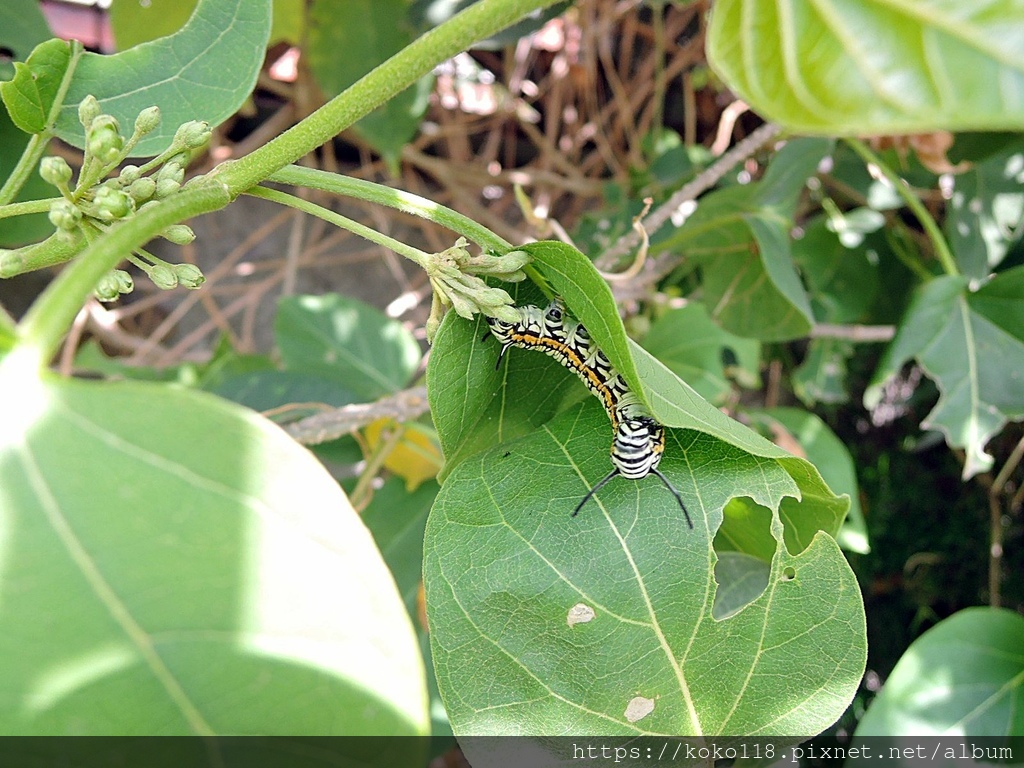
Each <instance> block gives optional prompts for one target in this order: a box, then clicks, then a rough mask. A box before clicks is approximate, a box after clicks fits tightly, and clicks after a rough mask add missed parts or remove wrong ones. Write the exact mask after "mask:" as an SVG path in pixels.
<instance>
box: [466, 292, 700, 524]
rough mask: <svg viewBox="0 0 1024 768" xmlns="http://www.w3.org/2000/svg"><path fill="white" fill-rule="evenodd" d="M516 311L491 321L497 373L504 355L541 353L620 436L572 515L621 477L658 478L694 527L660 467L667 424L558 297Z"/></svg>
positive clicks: (616, 437) (615, 440) (677, 494)
mask: <svg viewBox="0 0 1024 768" xmlns="http://www.w3.org/2000/svg"><path fill="white" fill-rule="evenodd" d="M515 309H516V311H517V312H518V313H519V320H518V322H515V323H510V322H507V321H504V320H499V319H497V318H493V317H489V318H487V323H488V325H489V326H490V330H489V332H488V333H489V334H490V335H491V336H494V338H495V339H496V340H497V341H498V343H499V344H501V351H500V352H499V353H498V361H497V363H496V364H495V369H497V368H498V367H500V366H501V361H502V359H503V358H504V357H505V353H506V352H507V351H508V350H509V348H511V347H522V348H523V349H538V350H541V351H542V352H544V353H545V354H547V355H549V356H551V357H553V358H555V359H556V360H557V361H558V362H559V363H561V364H562V365H564V366H565V367H566V368H569V369H571V370H572V371H573V372H574V373H575V374H576V375H577V376H578V377H579V378H580V380H581V381H582V382H583V383H584V384H585V385H586V387H587V388H588V389H589V390H590V391H591V392H592V393H593V394H594V395H595V396H596V397H597V399H598V400H600V401H601V404H602V405H603V406H604V409H605V411H606V412H607V414H608V418H609V420H610V421H611V423H612V430H613V431H614V433H615V436H614V439H613V440H612V446H611V461H612V471H611V472H609V473H608V474H607V475H606V476H605V477H604V478H603V479H602V480H600V481H599V482H598V483H597V485H595V486H594V487H593V488H591V489H590V490H589V491H588V492H587V495H586V496H584V497H583V500H582V501H581V502H580V503H579V504H578V505H577V506H576V509H575V510H574V511H573V513H572V517H576V515H578V514H579V511H580V510H581V509H583V505H584V504H586V503H587V502H588V501H589V500H590V498H591V497H592V496H593V495H594V494H595V493H597V492H598V491H599V490H601V488H603V487H604V486H605V484H606V483H608V482H609V481H610V480H611V479H612V478H614V477H616V476H617V475H621V476H622V477H625V478H628V479H630V480H640V479H642V478H644V477H647V475H650V474H653V475H656V476H657V477H658V478H659V479H660V480H661V482H662V483H664V484H665V487H666V488H668V489H669V491H671V493H672V495H673V496H675V497H676V501H678V502H679V506H680V508H681V509H682V510H683V514H684V515H685V516H686V522H687V524H688V525H689V526H690V528H693V521H692V520H691V519H690V513H689V511H688V510H687V509H686V504H684V503H683V498H682V496H681V495H680V493H679V491H677V490H676V489H675V487H674V486H673V485H672V483H670V482H669V480H668V478H667V477H665V475H663V474H662V473H661V471H660V470H659V469H658V464H659V463H660V462H661V457H662V454H663V453H664V452H665V428H664V426H662V425H661V424H659V423H658V421H657V420H655V419H654V417H652V416H651V415H650V414H649V413H648V412H647V410H646V409H645V408H644V407H643V405H642V404H641V402H640V400H639V398H637V396H636V395H635V394H634V393H633V392H632V391H631V390H630V388H629V385H627V384H626V381H625V379H623V378H622V376H621V375H620V374H619V372H618V371H616V370H615V368H614V367H613V366H612V364H611V361H610V360H609V359H608V356H607V355H605V353H604V352H603V351H602V350H601V348H600V347H598V346H597V344H595V343H594V341H593V339H592V338H591V336H590V333H589V332H588V331H587V329H586V328H585V327H584V326H583V324H582V323H580V322H579V321H578V320H576V319H574V318H572V317H569V316H568V314H567V313H566V308H565V304H564V303H563V302H562V300H561V299H558V298H556V299H554V300H553V301H552V302H551V303H550V304H549V305H548V307H547V308H546V309H541V308H540V307H536V306H533V305H529V306H524V307H516V308H515ZM486 335H487V334H485V338H486Z"/></svg>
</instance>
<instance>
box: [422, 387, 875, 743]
mask: <svg viewBox="0 0 1024 768" xmlns="http://www.w3.org/2000/svg"><path fill="white" fill-rule="evenodd" d="M609 437H610V431H609V430H607V419H606V417H605V416H604V414H603V413H602V412H601V410H600V408H599V407H598V405H597V404H596V403H595V402H588V403H587V404H586V405H585V406H584V407H581V408H573V409H570V410H569V411H567V412H566V413H564V414H562V415H561V416H560V417H558V418H557V419H555V420H554V421H552V422H551V423H549V424H547V425H546V426H545V427H544V428H543V429H542V430H538V431H536V432H534V433H532V434H530V435H528V436H526V437H524V438H521V439H519V440H517V441H514V442H512V443H508V444H505V445H502V446H497V447H496V448H494V449H493V450H491V451H488V452H485V453H481V454H477V455H475V456H473V457H471V458H470V459H467V460H466V461H464V462H463V463H462V464H460V465H459V466H458V467H457V468H456V469H455V470H454V471H453V473H452V474H451V476H450V477H449V478H448V480H447V482H446V483H445V484H444V486H443V487H442V489H441V492H440V493H439V495H438V498H437V501H436V503H435V505H434V508H433V509H432V510H431V514H430V519H429V520H428V522H427V530H426V534H425V536H426V541H425V545H424V557H425V562H424V578H425V581H426V594H427V605H428V616H429V618H430V637H431V644H432V649H433V653H434V663H435V670H436V673H437V678H438V684H439V686H440V688H441V694H442V696H443V698H444V700H445V704H446V706H447V709H448V714H449V717H450V719H451V722H452V727H453V730H454V731H455V733H456V734H458V735H464V734H494V733H529V734H556V733H565V732H567V731H571V732H572V733H574V734H579V735H585V734H595V735H596V734H601V735H616V734H637V733H646V734H657V735H682V734H695V733H702V734H705V735H714V734H723V733H728V734H734V735H735V734H744V735H753V734H792V733H801V734H812V733H817V732H819V731H820V730H822V729H823V728H825V727H827V726H828V725H829V724H831V723H832V722H834V721H835V719H836V718H838V717H839V715H840V714H841V713H842V712H843V710H844V709H845V707H846V705H847V703H848V702H849V701H850V699H851V698H852V696H853V694H854V692H855V691H856V689H857V686H858V684H859V681H860V677H861V674H862V672H863V668H864V659H865V637H864V616H863V609H862V606H861V600H860V591H859V588H858V586H857V583H856V580H855V579H854V577H853V574H852V572H851V571H850V569H849V566H848V565H847V564H846V561H845V559H844V558H843V556H842V554H841V553H840V551H839V549H838V547H836V545H835V543H834V542H833V541H831V540H830V539H829V538H828V537H825V536H820V535H819V536H817V537H815V538H814V540H813V543H811V544H810V546H809V547H807V548H806V549H805V550H804V551H803V552H802V554H800V555H797V556H794V555H791V554H789V553H788V552H787V551H786V547H784V546H783V545H782V543H781V542H782V538H783V536H782V528H783V525H782V522H781V520H780V519H779V517H778V516H777V515H771V523H770V531H771V537H772V539H773V540H774V543H775V547H774V553H773V557H772V565H771V575H770V578H769V581H768V587H767V589H766V590H765V591H764V593H763V594H761V595H760V596H759V597H758V598H757V599H756V600H755V601H754V602H752V603H750V604H749V605H747V606H746V607H745V608H743V609H742V610H741V611H740V612H739V613H737V614H735V615H733V616H732V617H731V618H729V619H727V620H725V621H721V622H720V621H716V620H715V619H714V618H713V616H712V609H713V605H714V601H715V591H716V590H715V581H714V578H713V566H714V561H715V557H714V553H713V550H712V547H711V534H712V531H714V530H715V529H716V528H718V526H719V525H720V524H721V522H722V508H723V506H724V504H725V503H726V501H728V500H729V499H730V498H732V497H733V496H734V495H736V494H744V495H746V496H749V497H751V498H752V499H753V500H754V501H755V502H756V503H758V504H761V505H764V506H765V507H771V508H775V507H778V505H779V504H780V502H781V501H782V498H783V496H785V495H786V494H789V493H792V492H793V489H794V484H793V480H792V478H791V476H790V475H789V474H788V473H787V471H786V470H785V469H784V468H783V467H782V466H781V465H780V464H779V463H777V462H775V461H772V460H769V459H764V458H758V457H755V456H752V455H750V454H747V453H745V452H744V451H742V450H739V449H737V448H735V447H733V446H730V445H728V444H727V443H724V442H723V441H720V440H717V439H715V438H713V437H709V436H707V435H702V434H699V433H694V432H686V431H677V430H671V431H670V432H669V437H668V447H667V449H666V454H665V458H664V460H663V461H662V464H661V467H662V469H663V470H664V472H665V474H666V476H667V477H669V479H670V480H672V482H673V483H674V484H676V485H677V487H678V488H679V489H680V491H681V492H682V494H683V496H684V498H685V499H686V502H687V505H688V506H689V509H690V510H691V513H692V514H693V517H694V523H695V526H696V527H695V529H694V530H690V529H689V528H688V527H687V525H686V522H685V520H684V518H683V515H682V511H681V510H680V509H679V507H678V505H677V504H676V501H675V499H673V498H672V496H671V494H669V493H668V491H667V490H666V489H665V488H664V487H662V486H661V484H660V483H659V482H658V481H657V478H654V477H648V478H645V479H643V480H640V481H629V480H623V479H621V478H619V479H616V480H614V481H612V482H611V483H609V484H608V485H607V486H605V487H604V488H603V489H602V490H601V491H600V492H599V493H598V494H597V496H596V497H595V500H594V501H591V502H590V504H589V505H588V506H587V507H585V508H584V509H583V510H582V511H581V512H580V514H579V516H577V517H571V516H570V513H571V511H572V509H573V507H574V506H575V504H576V502H577V500H578V499H579V498H581V497H582V495H583V494H584V493H585V492H586V490H587V488H588V487H590V486H591V485H592V484H593V483H594V482H596V480H598V479H599V478H600V477H602V476H603V475H604V474H605V473H606V472H607V470H608V466H609V465H608V458H607V446H608V439H609ZM709 457H713V458H711V459H710V460H708V458H709ZM769 606H770V610H769ZM589 611H593V614H589V613H588V612H589ZM588 616H589V620H587V619H588ZM481 669H486V670H487V674H486V675H481V674H479V673H478V670H481ZM645 703H646V704H647V705H648V706H649V705H653V709H650V710H649V711H648V709H647V708H645V707H644V706H643V705H644V704H645ZM637 710H639V713H638V714H633V713H634V712H637Z"/></svg>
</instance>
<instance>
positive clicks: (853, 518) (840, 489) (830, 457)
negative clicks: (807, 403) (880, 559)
mask: <svg viewBox="0 0 1024 768" xmlns="http://www.w3.org/2000/svg"><path fill="white" fill-rule="evenodd" d="M748 413H749V415H750V416H752V417H753V418H754V419H755V420H758V421H767V423H768V424H769V425H770V426H772V428H773V429H775V428H777V427H776V426H775V425H779V426H781V427H782V428H783V429H785V430H786V431H787V432H788V433H789V434H790V435H791V436H792V437H793V438H795V439H796V440H797V442H798V443H799V444H800V447H801V448H802V449H803V451H804V454H805V455H806V457H807V460H808V461H810V462H811V463H812V464H813V465H814V466H815V467H816V468H817V470H818V472H820V473H821V477H822V478H823V479H824V480H825V482H826V483H828V486H829V488H831V489H832V490H833V491H835V492H836V493H841V494H846V495H847V496H849V497H850V509H849V511H848V512H847V515H846V520H844V521H843V527H842V528H841V529H840V530H839V535H838V536H837V537H836V540H837V541H838V542H839V546H841V547H842V548H843V549H846V550H848V551H850V552H859V553H860V554H867V553H868V552H870V551H871V545H870V544H869V543H868V529H867V524H866V523H865V522H864V514H863V512H862V511H861V508H860V492H859V490H858V487H857V474H856V471H855V468H854V465H853V458H852V457H851V456H850V452H849V451H848V450H847V449H846V446H845V445H843V443H842V441H840V439H839V438H838V437H837V436H836V433H835V432H833V431H832V430H831V429H829V426H828V425H827V424H826V423H825V422H824V421H822V420H821V419H820V418H819V417H818V416H816V415H815V414H813V413H809V412H807V411H802V410H800V409H799V408H765V409H764V410H761V411H751V412H748ZM773 422H774V424H773Z"/></svg>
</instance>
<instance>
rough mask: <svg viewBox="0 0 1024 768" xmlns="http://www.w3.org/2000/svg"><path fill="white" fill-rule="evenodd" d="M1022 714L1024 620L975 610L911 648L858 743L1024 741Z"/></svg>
mask: <svg viewBox="0 0 1024 768" xmlns="http://www.w3.org/2000/svg"><path fill="white" fill-rule="evenodd" d="M1022 712H1024V618H1022V617H1021V616H1019V615H1018V614H1016V613H1014V612H1012V611H1007V610H997V609H992V608H968V609H967V610H964V611H960V612H959V613H956V614H954V615H952V616H950V617H949V618H948V619H945V620H944V621H941V622H939V623H938V624H936V625H935V626H934V627H932V628H931V629H929V630H928V631H927V632H925V633H924V634H923V635H921V637H919V638H918V639H917V640H915V641H914V642H913V643H911V645H910V647H909V648H908V649H907V650H906V653H904V654H903V657H902V658H901V659H900V660H899V663H898V664H897V665H896V668H895V669H893V671H892V674H891V675H889V679H888V680H886V681H885V685H884V686H883V687H882V690H881V691H880V692H879V694H878V696H877V697H876V698H875V700H874V701H873V702H872V703H871V706H870V707H869V708H868V711H867V713H866V714H865V715H864V717H863V719H861V721H860V723H859V725H858V726H857V731H856V734H855V736H856V737H858V738H860V737H863V736H872V737H879V736H882V737H885V736H888V737H895V736H952V737H957V736H968V737H970V736H1017V737H1020V736H1024V718H1022V715H1021V713H1022ZM872 743H875V742H874V741H873V742H872ZM883 748H884V745H883ZM957 764H958V765H962V764H963V763H957Z"/></svg>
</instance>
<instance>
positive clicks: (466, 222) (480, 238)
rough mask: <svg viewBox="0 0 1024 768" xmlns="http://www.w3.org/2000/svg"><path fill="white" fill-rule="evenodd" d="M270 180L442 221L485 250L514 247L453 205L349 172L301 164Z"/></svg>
mask: <svg viewBox="0 0 1024 768" xmlns="http://www.w3.org/2000/svg"><path fill="white" fill-rule="evenodd" d="M267 181H273V182H278V183H280V184H290V185H292V186H296V187H307V188H309V189H319V190H321V191H323V192H330V193H332V194H335V195H342V196H344V197H352V198H355V199H357V200H365V201H366V202H368V203H374V204H375V205H386V206H388V207H389V208H394V209H395V210H398V211H402V212H403V213H408V214H411V215H413V216H419V217H420V218H421V219H426V220H428V221H432V222H434V223H435V224H440V225H441V226H442V227H446V228H447V229H450V230H452V231H453V232H456V233H457V234H460V235H463V236H464V237H465V238H466V239H467V240H470V241H471V242H474V243H476V244H477V245H479V246H480V247H481V248H483V249H484V250H489V251H498V252H499V253H504V252H505V251H507V250H509V249H510V248H512V244H511V243H510V242H508V241H507V240H505V239H504V238H501V237H499V236H498V235H496V234H494V233H493V232H491V230H489V229H487V228H486V227H484V226H481V225H480V224H477V223H476V222H475V221H473V220H472V219H471V218H469V217H468V216H463V215H462V214H461V213H458V212H457V211H453V210H452V209H451V208H446V207H445V206H443V205H438V204H437V203H435V202H433V201H431V200H428V199H427V198H425V197H420V196H419V195H414V194H411V193H409V192H402V191H401V190H397V189H393V188H391V187H386V186H384V185H383V184H375V183H374V182H372V181H364V180H363V179H353V178H351V177H350V176H340V175H338V174H336V173H330V172H328V171H321V170H317V169H316V168H304V167H302V166H299V165H289V166H286V167H284V168H282V169H281V170H280V171H278V172H277V173H275V174H274V175H273V176H271V177H270V178H268V179H267Z"/></svg>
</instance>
